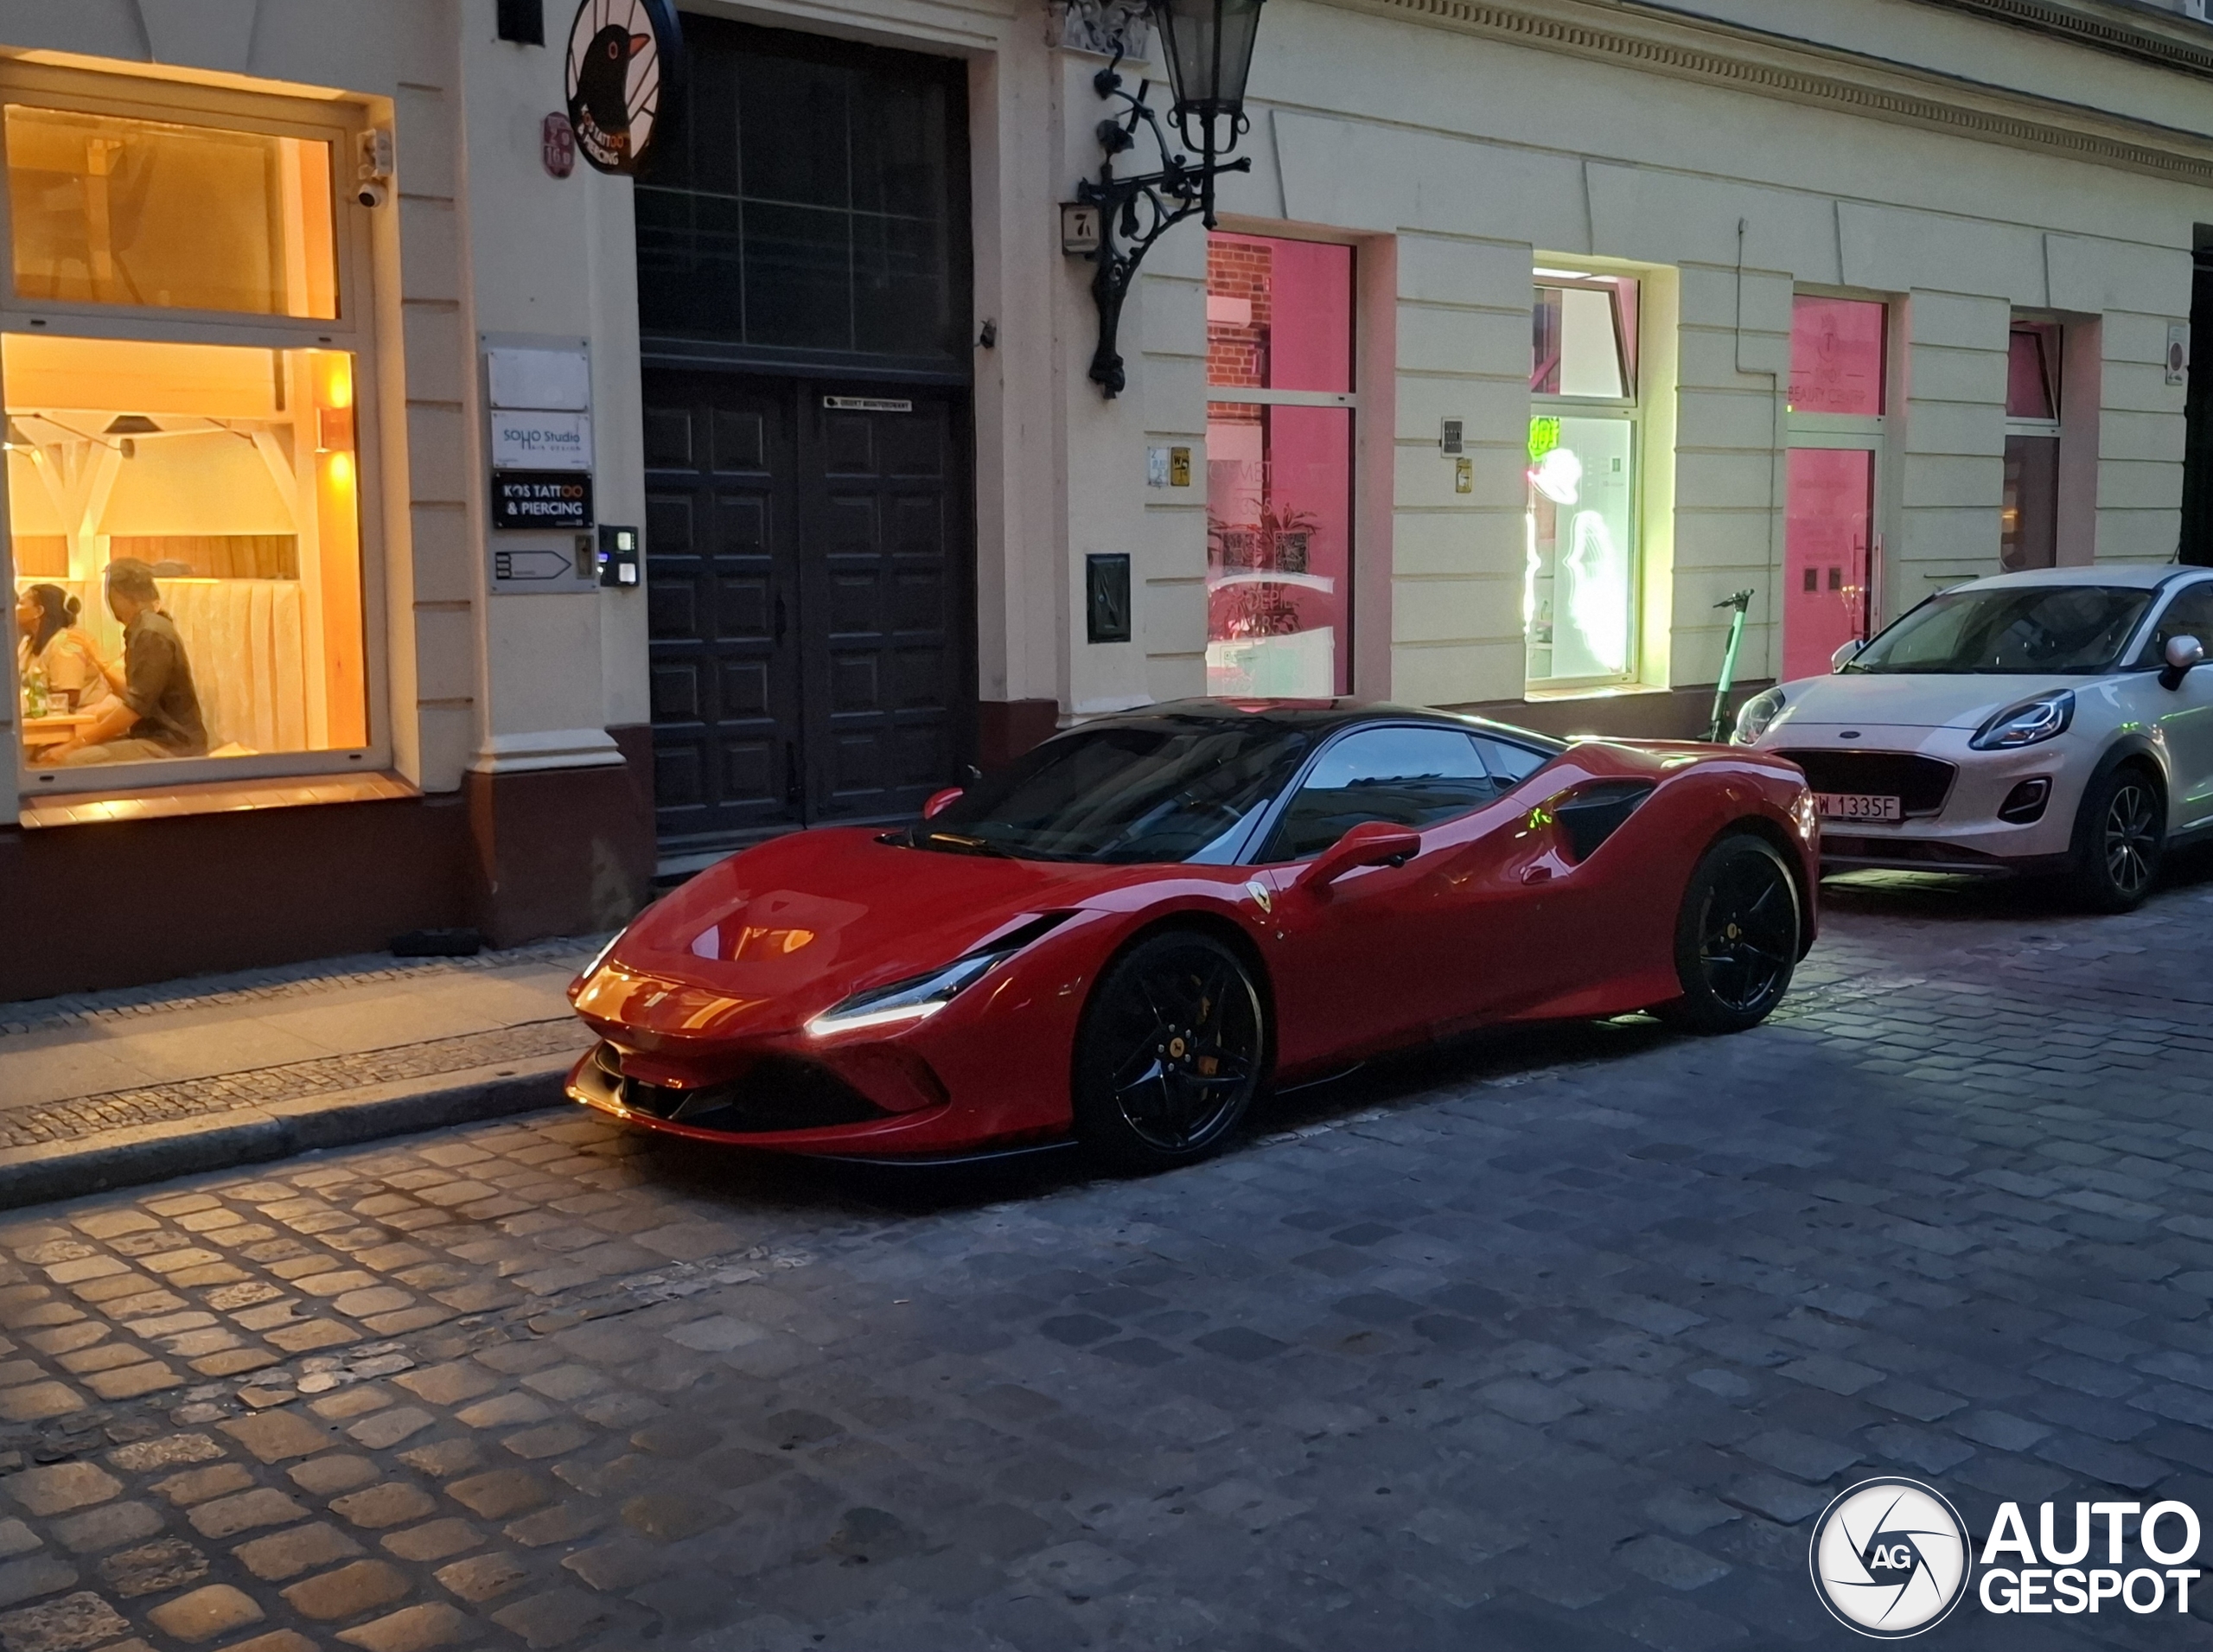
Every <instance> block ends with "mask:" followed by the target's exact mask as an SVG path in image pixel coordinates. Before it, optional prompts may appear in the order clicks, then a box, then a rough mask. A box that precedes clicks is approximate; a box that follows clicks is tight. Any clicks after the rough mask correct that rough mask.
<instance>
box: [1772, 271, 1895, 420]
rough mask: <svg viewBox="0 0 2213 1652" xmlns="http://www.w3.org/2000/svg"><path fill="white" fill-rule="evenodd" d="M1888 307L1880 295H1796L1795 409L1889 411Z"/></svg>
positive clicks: (1793, 323) (1792, 404) (1792, 371)
mask: <svg viewBox="0 0 2213 1652" xmlns="http://www.w3.org/2000/svg"><path fill="white" fill-rule="evenodd" d="M1888 315H1889V312H1888V309H1887V308H1886V307H1885V305H1884V304H1883V303H1881V302H1880V301H1878V300H1870V299H1860V298H1816V297H1811V296H1810V295H1808V294H1805V293H1800V294H1798V295H1797V296H1796V297H1794V298H1793V299H1792V300H1791V301H1790V411H1792V412H1794V413H1853V414H1859V415H1863V416H1869V415H1874V414H1879V413H1880V412H1882V411H1883V398H1884V382H1883V370H1884V350H1885V342H1884V341H1885V328H1886V327H1887V326H1888Z"/></svg>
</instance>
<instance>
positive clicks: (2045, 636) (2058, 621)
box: [1844, 585, 2152, 675]
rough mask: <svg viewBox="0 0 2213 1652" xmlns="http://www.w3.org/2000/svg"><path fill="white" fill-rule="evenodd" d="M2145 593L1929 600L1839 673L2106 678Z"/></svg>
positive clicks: (2086, 588) (2036, 588) (2057, 588)
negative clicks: (2075, 674)
mask: <svg viewBox="0 0 2213 1652" xmlns="http://www.w3.org/2000/svg"><path fill="white" fill-rule="evenodd" d="M2151 602H2152V593H2151V592H2150V591H2148V590H2137V589H2132V588H2131V587H2128V586H2126V585H2000V586H1993V587H1989V588H1987V589H1985V590H1961V591H1955V592H1949V593H1948V594H1946V595H1944V596H1933V597H1931V598H1929V601H1927V602H1925V603H1923V604H1922V605H1921V606H1920V607H1919V608H1916V609H1914V610H1913V612H1912V613H1910V614H1908V615H1907V616H1905V617H1904V618H1903V619H1901V620H1900V621H1899V622H1897V624H1896V625H1893V626H1892V627H1891V628H1890V629H1889V630H1887V631H1885V632H1884V633H1883V634H1882V635H1880V636H1878V637H1877V638H1876V639H1875V640H1874V641H1872V642H1871V643H1869V644H1868V645H1867V646H1866V647H1865V648H1863V649H1861V650H1860V651H1859V655H1858V657H1857V658H1855V659H1854V660H1853V661H1852V663H1851V664H1850V665H1848V666H1846V667H1844V669H1845V670H1846V671H1872V672H1909V671H1921V672H1970V673H1996V674H2001V675H2002V674H2005V673H2045V672H2095V671H2110V670H2111V669H2113V666H2114V660H2116V659H2118V658H2119V657H2120V654H2121V647H2122V646H2123V645H2124V644H2125V643H2127V641H2128V637H2129V634H2130V633H2131V632H2133V630H2135V628H2136V622H2137V621H2139V620H2140V619H2142V618H2143V617H2144V610H2145V609H2146V608H2148V607H2149V606H2150V605H2151Z"/></svg>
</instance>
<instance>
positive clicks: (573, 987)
mask: <svg viewBox="0 0 2213 1652" xmlns="http://www.w3.org/2000/svg"><path fill="white" fill-rule="evenodd" d="M629 933H630V932H629V930H628V928H621V929H617V930H616V931H615V933H614V934H611V935H609V936H608V938H607V944H606V945H605V946H604V947H601V948H600V949H599V950H598V951H597V952H596V953H594V954H592V955H591V962H590V963H589V964H586V965H585V966H584V967H583V968H582V969H580V970H578V971H577V979H575V980H573V981H571V982H570V983H569V991H570V993H571V995H572V996H573V995H574V994H575V993H577V992H580V991H581V990H582V989H583V988H584V986H586V985H589V984H590V980H591V978H592V977H593V976H595V975H596V974H598V973H599V966H601V965H602V964H603V963H605V962H606V961H607V954H609V953H611V952H613V951H614V950H615V942H616V941H620V940H622V937H623V936H624V935H626V934H629Z"/></svg>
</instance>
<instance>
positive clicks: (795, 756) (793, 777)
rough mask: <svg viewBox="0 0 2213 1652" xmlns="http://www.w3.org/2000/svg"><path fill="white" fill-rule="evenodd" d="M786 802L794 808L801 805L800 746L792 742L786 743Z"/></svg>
mask: <svg viewBox="0 0 2213 1652" xmlns="http://www.w3.org/2000/svg"><path fill="white" fill-rule="evenodd" d="M784 802H785V803H786V805H788V807H792V808H797V807H799V805H800V783H799V744H798V743H797V742H796V741H792V740H787V741H785V742H784Z"/></svg>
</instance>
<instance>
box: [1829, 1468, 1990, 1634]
mask: <svg viewBox="0 0 2213 1652" xmlns="http://www.w3.org/2000/svg"><path fill="white" fill-rule="evenodd" d="M1810 1551H1811V1552H1810V1555H1809V1561H1810V1564H1811V1566H1812V1568H1813V1573H1814V1593H1816V1594H1818V1595H1819V1596H1821V1604H1823V1605H1824V1606H1826V1607H1827V1608H1828V1609H1829V1611H1830V1613H1831V1615H1833V1616H1834V1617H1835V1618H1836V1619H1837V1621H1838V1622H1839V1623H1842V1624H1844V1626H1845V1627H1846V1628H1847V1629H1852V1630H1858V1631H1859V1633H1860V1634H1862V1635H1869V1636H1874V1637H1875V1638H1876V1639H1878V1640H1885V1641H1900V1640H1904V1638H1905V1637H1906V1636H1909V1635H1918V1634H1920V1633H1921V1631H1922V1630H1925V1629H1928V1628H1929V1627H1930V1626H1931V1625H1932V1624H1935V1623H1939V1622H1941V1621H1942V1619H1943V1617H1944V1615H1945V1614H1946V1613H1947V1612H1948V1611H1951V1610H1952V1608H1953V1607H1955V1606H1956V1605H1958V1604H1960V1598H1961V1596H1963V1595H1964V1594H1966V1593H1967V1580H1968V1575H1969V1572H1971V1571H1972V1567H1971V1566H1969V1564H1968V1561H1969V1559H1970V1551H1969V1549H1968V1547H1967V1527H1966V1525H1965V1524H1964V1523H1963V1522H1962V1521H1961V1519H1960V1516H1959V1511H1958V1510H1956V1509H1955V1508H1953V1507H1952V1505H1951V1504H1950V1503H1948V1502H1946V1501H1945V1500H1944V1496H1943V1494H1942V1493H1941V1492H1938V1491H1935V1490H1932V1489H1930V1488H1929V1487H1927V1486H1924V1485H1923V1484H1922V1483H1920V1482H1919V1481H1918V1480H1899V1479H1882V1480H1863V1481H1861V1482H1860V1483H1859V1484H1858V1485H1856V1486H1853V1487H1852V1488H1850V1489H1847V1490H1846V1491H1842V1492H1840V1493H1839V1494H1838V1495H1837V1498H1836V1500H1835V1501H1834V1502H1832V1503H1830V1504H1829V1506H1828V1507H1827V1508H1825V1509H1823V1510H1822V1511H1821V1519H1820V1520H1818V1521H1815V1522H1814V1538H1813V1542H1812V1544H1811V1545H1810Z"/></svg>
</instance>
